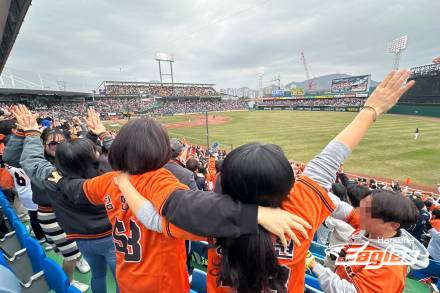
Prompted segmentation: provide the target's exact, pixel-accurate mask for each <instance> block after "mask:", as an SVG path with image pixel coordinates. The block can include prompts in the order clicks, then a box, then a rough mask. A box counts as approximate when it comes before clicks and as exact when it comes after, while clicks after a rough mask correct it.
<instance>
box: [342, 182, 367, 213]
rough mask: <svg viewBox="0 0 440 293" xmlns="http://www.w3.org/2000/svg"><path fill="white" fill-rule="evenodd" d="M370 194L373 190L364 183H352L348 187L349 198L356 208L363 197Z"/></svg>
mask: <svg viewBox="0 0 440 293" xmlns="http://www.w3.org/2000/svg"><path fill="white" fill-rule="evenodd" d="M370 194H371V190H370V189H369V188H368V187H365V186H363V185H357V184H350V185H348V187H347V195H348V198H349V199H350V203H351V205H352V206H353V207H355V208H357V207H359V205H360V201H361V199H363V198H364V197H367V196H368V195H370Z"/></svg>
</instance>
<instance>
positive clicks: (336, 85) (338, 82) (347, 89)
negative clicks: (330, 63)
mask: <svg viewBox="0 0 440 293" xmlns="http://www.w3.org/2000/svg"><path fill="white" fill-rule="evenodd" d="M369 88H370V75H359V76H351V77H346V78H337V79H333V80H332V85H331V91H332V93H363V92H367V91H368V89H369Z"/></svg>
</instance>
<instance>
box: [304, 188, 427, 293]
mask: <svg viewBox="0 0 440 293" xmlns="http://www.w3.org/2000/svg"><path fill="white" fill-rule="evenodd" d="M417 216H418V212H417V208H416V207H415V206H414V204H413V203H412V202H411V200H409V199H408V198H405V197H402V195H401V194H399V193H397V192H389V191H375V192H373V193H372V194H370V195H368V196H367V197H365V198H364V199H362V200H361V226H362V229H364V230H362V231H359V232H355V233H354V234H353V236H352V237H351V239H350V241H349V242H348V243H347V245H346V247H345V248H344V249H343V250H344V252H345V253H344V254H341V255H340V261H342V262H343V263H342V264H339V265H338V262H336V271H335V272H332V271H331V270H330V269H328V268H325V267H324V266H322V265H321V264H319V263H317V262H316V261H315V260H314V258H313V257H312V256H309V258H308V260H307V262H306V263H307V266H308V267H310V268H311V269H312V270H313V272H314V273H315V274H316V276H317V277H318V280H319V283H320V285H321V288H322V289H323V291H324V292H353V293H355V292H376V293H380V292H403V289H404V287H405V278H406V275H407V269H408V266H410V267H411V268H412V269H421V268H425V267H427V266H428V264H429V259H428V251H427V250H426V249H425V247H423V245H422V244H421V243H420V242H418V241H417V240H415V239H414V238H413V237H412V236H411V235H410V234H409V233H408V232H406V230H405V229H408V228H409V227H410V226H411V225H413V224H414V223H415V222H416V221H417ZM365 245H367V246H366V247H365ZM349 248H351V249H358V250H361V249H362V251H363V252H364V253H366V252H369V253H376V255H378V257H376V258H375V259H374V260H373V258H368V261H369V263H368V264H367V265H365V264H362V265H359V264H358V263H356V262H355V261H353V260H352V259H353V257H352V256H353V255H354V256H355V257H356V255H357V254H356V253H354V254H353V253H350V252H348V251H349V250H348V249H349ZM379 253H380V254H379ZM391 254H393V255H394V256H398V261H399V262H401V261H404V260H405V262H406V264H403V265H402V264H399V265H397V264H393V265H387V263H386V262H387V261H386V260H388V262H390V261H392V257H391ZM350 259H351V260H350ZM356 259H357V258H355V260H356ZM371 266H375V268H374V269H371Z"/></svg>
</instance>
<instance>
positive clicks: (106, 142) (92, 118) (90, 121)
mask: <svg viewBox="0 0 440 293" xmlns="http://www.w3.org/2000/svg"><path fill="white" fill-rule="evenodd" d="M87 126H88V127H89V130H90V131H89V133H88V134H87V135H86V138H88V139H90V140H91V141H92V142H94V143H96V141H97V140H98V138H99V139H100V140H101V141H102V146H103V147H104V148H105V149H107V150H109V149H110V147H111V145H112V143H113V137H112V136H111V135H110V133H109V132H108V131H107V130H106V129H105V126H104V124H102V122H101V118H99V114H98V113H96V111H95V110H94V109H93V108H89V109H88V110H87Z"/></svg>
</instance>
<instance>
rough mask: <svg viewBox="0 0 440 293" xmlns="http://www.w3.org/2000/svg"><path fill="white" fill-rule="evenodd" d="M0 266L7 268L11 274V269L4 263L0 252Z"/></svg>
mask: <svg viewBox="0 0 440 293" xmlns="http://www.w3.org/2000/svg"><path fill="white" fill-rule="evenodd" d="M0 266H4V267H6V268H8V269H9V270H10V271H11V272H12V270H11V268H10V267H9V264H8V262H7V261H6V259H5V257H4V256H3V253H1V252H0Z"/></svg>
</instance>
